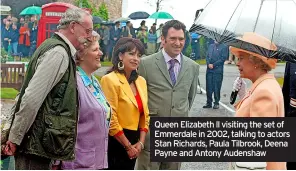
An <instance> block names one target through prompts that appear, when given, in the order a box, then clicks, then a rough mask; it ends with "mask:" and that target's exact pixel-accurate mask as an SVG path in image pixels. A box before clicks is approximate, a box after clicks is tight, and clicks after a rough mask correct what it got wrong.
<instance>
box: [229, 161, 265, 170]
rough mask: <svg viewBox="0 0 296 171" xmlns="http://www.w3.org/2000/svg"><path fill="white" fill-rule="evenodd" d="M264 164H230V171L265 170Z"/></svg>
mask: <svg viewBox="0 0 296 171" xmlns="http://www.w3.org/2000/svg"><path fill="white" fill-rule="evenodd" d="M266 165H267V164H266V162H232V163H231V170H266Z"/></svg>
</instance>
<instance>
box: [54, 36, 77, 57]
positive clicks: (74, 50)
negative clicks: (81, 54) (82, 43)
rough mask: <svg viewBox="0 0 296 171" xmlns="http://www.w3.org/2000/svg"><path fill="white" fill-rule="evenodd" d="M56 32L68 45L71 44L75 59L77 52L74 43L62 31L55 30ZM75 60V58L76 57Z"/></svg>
mask: <svg viewBox="0 0 296 171" xmlns="http://www.w3.org/2000/svg"><path fill="white" fill-rule="evenodd" d="M55 34H57V35H59V36H60V37H61V38H62V39H63V40H64V41H65V42H66V43H67V44H68V45H69V47H70V51H71V55H72V57H73V59H74V57H75V54H76V51H77V50H76V49H75V47H74V46H73V44H72V43H71V42H70V41H69V39H68V38H67V37H66V36H64V35H63V34H62V33H59V32H55ZM74 60H75V59H74Z"/></svg>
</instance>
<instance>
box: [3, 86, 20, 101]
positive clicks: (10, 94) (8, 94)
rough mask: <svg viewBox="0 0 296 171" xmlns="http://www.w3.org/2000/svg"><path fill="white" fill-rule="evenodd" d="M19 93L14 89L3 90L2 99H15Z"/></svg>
mask: <svg viewBox="0 0 296 171" xmlns="http://www.w3.org/2000/svg"><path fill="white" fill-rule="evenodd" d="M17 94H18V91H17V90H15V89H13V88H1V94H0V99H15V97H16V95H17Z"/></svg>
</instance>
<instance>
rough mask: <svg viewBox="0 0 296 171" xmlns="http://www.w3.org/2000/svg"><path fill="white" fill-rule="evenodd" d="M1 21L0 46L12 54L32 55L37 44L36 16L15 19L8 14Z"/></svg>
mask: <svg viewBox="0 0 296 171" xmlns="http://www.w3.org/2000/svg"><path fill="white" fill-rule="evenodd" d="M2 22H3V23H2V24H1V25H2V27H1V48H4V49H5V51H7V52H8V53H9V54H10V55H12V56H21V57H29V56H32V54H33V53H34V51H35V50H36V45H37V37H38V36H37V34H38V20H37V17H36V16H31V17H30V16H25V17H20V18H19V19H17V18H16V17H12V16H11V15H8V16H7V17H5V18H4V19H3V20H2Z"/></svg>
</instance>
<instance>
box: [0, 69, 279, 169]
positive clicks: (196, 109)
mask: <svg viewBox="0 0 296 171" xmlns="http://www.w3.org/2000/svg"><path fill="white" fill-rule="evenodd" d="M284 68H285V66H284V65H279V66H278V67H277V68H276V69H275V70H274V71H273V73H275V75H276V76H283V74H284ZM107 69H108V67H102V68H100V69H99V70H98V71H96V75H99V76H103V75H105V73H106V70H107ZM205 72H206V67H205V66H201V68H200V77H199V79H200V84H201V87H202V88H203V89H205ZM237 76H238V72H237V67H236V66H235V65H225V70H224V78H223V84H222V91H221V102H222V103H223V104H225V105H226V106H228V107H229V108H231V109H233V106H232V105H230V104H229V96H230V94H231V91H232V83H233V81H234V80H235V78H236V77H237ZM247 84H248V87H249V86H250V85H251V83H250V82H249V81H247ZM205 103H206V95H205V94H204V93H203V94H197V95H196V98H195V101H194V104H193V107H192V109H191V111H190V116H191V117H232V116H233V115H234V113H233V112H230V111H229V110H227V109H225V108H224V107H222V106H221V105H220V109H217V110H214V109H203V108H202V106H203V105H204V104H205ZM12 105H13V102H12V101H3V100H1V113H2V112H9V110H10V108H11V107H12ZM181 169H183V170H226V169H228V163H226V162H218V163H216V162H215V163H214V162H188V163H182V166H181Z"/></svg>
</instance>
